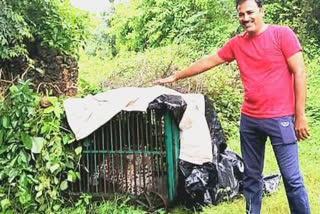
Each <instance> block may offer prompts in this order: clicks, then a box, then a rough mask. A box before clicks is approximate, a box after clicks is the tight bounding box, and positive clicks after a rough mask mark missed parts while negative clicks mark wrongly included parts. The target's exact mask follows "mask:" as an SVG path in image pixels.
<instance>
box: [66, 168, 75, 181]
mask: <svg viewBox="0 0 320 214" xmlns="http://www.w3.org/2000/svg"><path fill="white" fill-rule="evenodd" d="M76 179H77V174H76V173H75V172H74V171H72V170H69V171H68V178H67V180H68V181H70V182H75V181H76Z"/></svg>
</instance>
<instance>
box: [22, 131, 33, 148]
mask: <svg viewBox="0 0 320 214" xmlns="http://www.w3.org/2000/svg"><path fill="white" fill-rule="evenodd" d="M21 141H22V143H23V144H24V146H25V147H26V148H27V149H31V148H32V140H31V137H30V136H29V135H27V134H26V133H24V132H22V133H21Z"/></svg>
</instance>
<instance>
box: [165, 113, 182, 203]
mask: <svg viewBox="0 0 320 214" xmlns="http://www.w3.org/2000/svg"><path fill="white" fill-rule="evenodd" d="M164 126H165V144H166V153H167V167H168V168H167V173H168V200H169V201H173V199H174V197H175V194H176V186H177V185H176V184H177V182H178V160H179V157H178V155H179V129H178V127H177V126H176V124H175V122H174V121H173V119H172V117H171V116H170V114H169V113H168V112H166V113H165V115H164Z"/></svg>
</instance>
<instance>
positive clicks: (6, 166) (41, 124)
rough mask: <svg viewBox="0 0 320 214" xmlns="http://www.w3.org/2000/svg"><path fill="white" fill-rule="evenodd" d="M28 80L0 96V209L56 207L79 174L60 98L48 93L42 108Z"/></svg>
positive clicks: (45, 209)
mask: <svg viewBox="0 0 320 214" xmlns="http://www.w3.org/2000/svg"><path fill="white" fill-rule="evenodd" d="M30 86H31V82H30V81H25V82H20V84H18V85H12V86H11V87H10V94H9V97H8V98H7V99H6V100H3V101H2V102H1V108H0V110H1V116H0V121H1V122H0V145H1V149H0V182H1V184H2V185H1V188H0V204H1V208H0V211H1V212H5V213H7V212H14V213H31V212H52V211H54V210H58V209H59V208H60V207H61V205H62V203H63V198H62V193H63V191H65V190H66V189H67V188H68V183H69V182H74V181H75V180H76V179H77V178H78V177H79V173H78V172H76V168H77V163H78V160H79V155H80V154H79V153H77V152H76V151H75V150H74V149H72V147H71V146H70V145H69V144H70V143H72V142H73V137H72V135H71V134H70V132H69V131H68V130H67V129H65V128H63V127H62V122H61V121H62V119H63V117H64V115H63V114H64V111H63V108H62V105H61V102H60V101H59V100H58V99H57V98H56V97H49V98H47V99H48V100H49V102H50V103H51V106H49V107H48V108H45V109H43V108H41V107H40V105H39V102H40V96H39V95H38V94H36V93H34V92H33V91H32V90H31V87H30Z"/></svg>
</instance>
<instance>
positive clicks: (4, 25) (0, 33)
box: [0, 0, 87, 60]
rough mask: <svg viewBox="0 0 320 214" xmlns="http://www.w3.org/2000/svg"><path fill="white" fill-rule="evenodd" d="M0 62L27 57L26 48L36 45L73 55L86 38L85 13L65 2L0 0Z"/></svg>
mask: <svg viewBox="0 0 320 214" xmlns="http://www.w3.org/2000/svg"><path fill="white" fill-rule="evenodd" d="M0 8H1V11H0V44H1V45H0V59H2V60H3V59H12V58H13V57H17V56H24V57H28V56H29V52H28V46H29V45H30V44H32V43H34V42H40V43H41V44H42V45H43V46H49V47H51V48H54V49H56V50H58V51H61V52H64V53H74V52H75V51H77V50H78V49H79V47H81V45H83V40H84V38H86V35H87V32H86V27H85V25H86V22H87V19H86V18H85V17H86V16H85V14H84V13H83V12H80V11H79V10H76V9H74V8H73V7H71V6H70V5H69V1H68V0H23V1H12V0H0Z"/></svg>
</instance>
